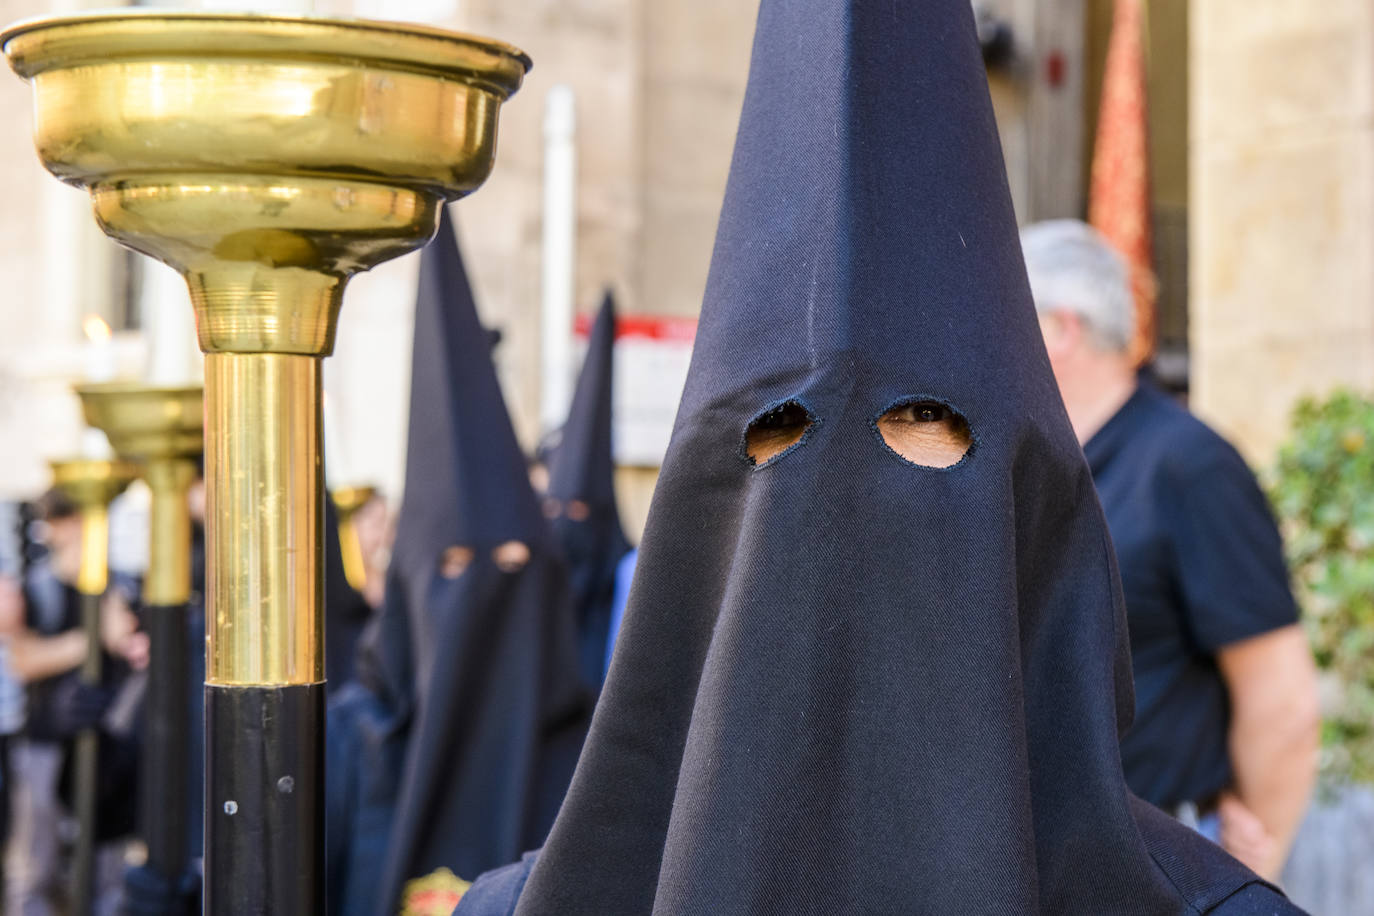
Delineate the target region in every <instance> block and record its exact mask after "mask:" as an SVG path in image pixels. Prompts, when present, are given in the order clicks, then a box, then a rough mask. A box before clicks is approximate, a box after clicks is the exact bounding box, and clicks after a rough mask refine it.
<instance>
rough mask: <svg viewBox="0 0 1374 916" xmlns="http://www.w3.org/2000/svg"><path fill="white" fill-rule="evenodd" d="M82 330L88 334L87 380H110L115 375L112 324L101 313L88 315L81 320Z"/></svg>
mask: <svg viewBox="0 0 1374 916" xmlns="http://www.w3.org/2000/svg"><path fill="white" fill-rule="evenodd" d="M81 330H82V331H84V332H85V334H86V381H88V382H108V381H110V380H111V379H113V378H114V377H115V351H114V342H113V341H112V340H111V334H110V326H109V325H108V324H106V323H105V319H104V318H101V317H100V316H99V315H87V316H86V317H85V318H84V319H83V320H82V322H81Z"/></svg>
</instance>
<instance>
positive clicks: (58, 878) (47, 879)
mask: <svg viewBox="0 0 1374 916" xmlns="http://www.w3.org/2000/svg"><path fill="white" fill-rule="evenodd" d="M37 509H38V518H39V519H40V520H41V522H42V525H41V531H42V535H41V536H42V540H43V542H44V545H45V546H46V548H47V552H46V554H45V555H44V556H43V557H42V558H41V559H39V560H37V561H36V562H35V563H33V564H32V565H31V566H30V568H29V569H28V570H27V572H26V574H25V576H24V579H23V582H22V583H19V582H16V581H14V580H13V579H9V580H5V582H4V584H3V585H0V596H12V595H13V593H14V592H18V595H19V598H18V604H19V607H18V608H12V607H9V605H10V604H13V603H14V602H13V601H8V602H4V604H5V608H0V610H5V609H7V610H9V612H10V613H9V614H3V613H0V617H3V618H6V619H5V621H4V622H5V623H7V624H10V625H9V626H8V627H7V629H6V642H7V646H8V652H7V670H8V674H9V676H10V677H12V678H13V679H15V680H16V681H18V682H20V683H23V684H26V685H27V686H28V697H27V712H26V717H25V723H24V728H23V732H22V734H21V735H20V736H19V737H17V738H16V739H15V740H14V741H13V742H12V747H11V760H10V762H11V776H12V780H11V782H10V787H9V788H10V798H9V800H10V805H11V812H12V822H11V830H10V836H9V843H8V847H7V850H6V862H5V880H6V887H5V912H6V913H7V914H13V916H31V914H49V913H60V912H63V911H64V910H63V908H62V907H63V901H64V899H65V896H66V892H67V887H66V884H67V881H66V875H65V868H64V864H63V843H64V832H63V830H62V829H61V824H62V822H63V820H64V817H65V816H66V814H67V812H66V811H65V810H64V807H63V803H62V798H61V792H60V782H61V777H62V769H63V757H64V747H65V746H66V745H67V744H68V743H69V742H70V739H71V737H72V736H73V735H75V734H76V733H77V732H79V731H81V730H82V729H84V728H89V727H92V726H96V725H99V724H100V723H101V721H102V719H104V717H105V714H106V711H107V710H108V709H109V707H110V704H111V702H112V701H113V700H114V698H115V690H114V684H115V682H116V681H117V680H119V679H120V678H121V677H122V676H123V675H124V674H126V673H127V672H128V671H129V670H130V668H142V667H144V666H145V665H146V664H147V660H148V639H147V635H146V634H144V633H140V632H139V631H138V619H137V617H136V616H135V615H134V613H133V612H132V610H131V609H130V607H129V604H128V601H127V600H126V599H125V598H124V597H123V596H121V595H119V594H118V593H117V592H116V591H114V590H112V591H111V592H110V593H109V594H108V595H107V596H106V598H105V599H104V600H103V601H102V605H101V620H100V630H101V643H102V646H103V648H104V651H105V652H107V653H108V655H109V656H110V661H109V663H108V664H107V665H106V670H107V680H106V682H105V683H102V684H99V685H88V684H83V683H81V681H80V679H79V677H78V676H77V669H78V668H79V667H80V665H81V662H82V660H83V659H84V658H85V656H86V651H87V644H86V636H85V633H84V632H83V631H82V629H81V621H80V600H79V598H78V595H77V592H76V588H75V582H76V577H77V572H78V569H79V567H80V564H81V520H80V517H79V516H78V514H77V511H76V507H75V506H73V505H72V504H71V503H70V502H69V501H68V500H67V499H66V498H65V497H63V496H62V495H61V494H59V493H57V492H56V491H50V492H48V493H46V494H44V496H43V497H42V498H41V499H40V500H39V501H38V506H37ZM9 617H17V618H18V619H17V620H16V621H11V620H9V619H8V618H9ZM106 737H107V736H105V735H102V742H101V752H102V761H101V768H102V773H101V777H102V786H111V787H112V789H113V791H110V792H109V793H108V795H107V794H106V793H107V790H106V789H105V788H102V790H101V792H102V795H105V796H106V797H108V798H109V799H110V800H111V801H112V802H115V803H116V806H117V807H119V808H121V809H123V815H124V816H123V817H112V816H107V815H108V812H107V811H102V812H101V815H102V820H103V821H104V823H103V824H102V825H101V826H102V835H98V837H97V838H98V839H101V840H118V839H120V838H121V837H122V836H123V835H124V834H127V833H128V830H129V829H130V828H132V812H133V802H132V795H133V792H132V783H133V777H134V773H133V767H132V765H131V755H123V754H118V753H114V754H112V753H110V752H109V751H108V750H107V749H108V748H110V744H109V743H107V741H106V740H105V738H106ZM123 748H124V749H127V748H128V745H127V744H125V745H123ZM121 762H122V764H123V765H122V766H120V765H118V764H120V763H121ZM116 776H118V777H120V778H118V779H115V780H111V777H116ZM103 804H104V802H103V801H102V806H103ZM107 828H109V829H111V830H112V831H113V833H112V834H106V833H104V831H105V830H106V829H107ZM122 859H123V844H122V842H107V843H104V844H103V845H102V846H101V847H100V848H99V851H98V853H97V864H96V869H97V874H96V882H97V889H98V890H97V912H98V913H113V912H116V911H117V909H116V908H117V907H118V905H119V898H120V888H121V878H122V868H123V861H122Z"/></svg>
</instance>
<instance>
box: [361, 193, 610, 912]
mask: <svg viewBox="0 0 1374 916" xmlns="http://www.w3.org/2000/svg"><path fill="white" fill-rule="evenodd" d="M512 547H514V548H515V555H514V557H513V558H512V557H511V556H510V555H509V554H508V553H507V552H506V551H509V550H510V549H511V548H512ZM360 674H361V675H362V677H361V679H362V680H363V681H364V683H366V684H368V686H370V687H372V689H373V692H374V693H375V694H377V695H378V696H381V697H384V698H386V699H387V705H388V706H389V707H390V709H391V711H392V712H391V716H390V718H387V717H382V721H380V722H378V721H376V717H375V716H374V720H373V721H372V722H371V723H370V724H369V725H368V727H367V728H366V729H365V730H364V734H365V739H364V744H366V742H367V741H369V740H375V741H378V742H384V741H386V740H394V739H395V737H396V736H398V735H399V736H402V737H403V739H404V742H405V747H404V752H403V753H402V754H394V753H392V754H388V753H387V752H385V749H384V748H379V749H378V750H377V751H376V752H375V753H371V754H369V756H370V757H371V758H372V759H375V760H377V761H380V763H379V764H378V765H379V766H385V765H387V764H386V762H387V761H391V763H390V764H389V765H391V766H396V765H397V764H398V762H400V761H401V760H402V759H403V762H402V763H400V764H399V765H400V772H399V773H396V774H390V778H389V779H388V778H387V776H388V774H385V773H382V774H366V775H365V776H364V777H363V778H362V779H361V780H360V784H366V785H367V786H368V788H366V789H365V790H364V791H365V792H367V793H371V796H372V797H371V798H370V799H367V800H365V805H366V804H371V805H372V806H373V807H374V808H378V807H379V806H378V804H377V797H376V796H377V795H378V794H379V793H383V794H384V791H385V790H386V788H387V787H390V791H392V792H394V793H395V798H394V820H393V822H392V824H393V825H392V828H391V831H390V835H389V837H386V838H382V839H381V840H380V842H378V841H377V839H376V838H375V837H373V838H371V839H367V838H364V837H362V836H361V835H360V842H359V844H358V848H357V849H355V854H354V861H353V862H351V863H350V867H351V869H352V870H353V872H354V873H353V874H350V875H348V876H347V881H348V883H349V885H350V887H351V888H353V891H352V892H353V893H363V894H367V895H369V896H371V897H372V898H373V900H374V901H375V905H374V906H373V907H371V908H370V911H371V912H375V913H378V914H393V913H396V912H397V911H398V910H401V909H404V907H403V906H401V905H400V903H399V901H402V900H403V899H404V898H406V897H407V896H408V895H410V894H412V893H416V892H417V891H416V888H417V887H419V885H412V884H411V882H412V881H414V880H415V879H423V878H426V877H428V878H429V879H430V883H429V884H428V885H427V888H428V889H427V890H426V891H425V892H426V893H432V894H439V895H443V894H445V893H449V892H450V890H451V885H452V878H451V877H450V876H447V875H446V874H445V873H444V872H443V871H442V869H447V870H448V871H449V872H451V873H452V874H453V875H458V876H464V877H467V878H472V877H473V876H474V875H476V874H477V873H479V872H481V871H483V870H485V869H487V868H491V867H494V866H496V865H499V864H501V863H503V862H506V861H509V860H510V859H512V858H515V857H517V856H518V855H519V854H520V852H521V851H522V850H524V849H527V848H530V847H532V846H535V845H538V844H539V843H540V842H542V840H543V838H544V836H545V834H546V833H547V830H548V827H549V825H550V824H551V823H552V820H553V816H554V814H555V813H556V812H557V809H558V805H559V803H560V802H561V800H562V795H563V791H564V790H565V789H566V787H567V784H568V780H569V778H570V776H571V772H572V767H573V764H574V762H575V760H576V756H577V753H578V750H579V748H580V747H581V742H582V737H583V735H584V734H585V731H586V725H587V719H588V717H589V714H590V705H591V701H590V697H589V695H588V693H587V691H586V689H585V688H584V687H583V685H582V682H581V678H580V677H579V675H578V672H577V659H576V637H575V633H574V631H573V626H572V611H571V608H570V607H569V603H568V598H567V578H566V573H565V572H564V568H563V565H562V560H561V558H560V557H559V555H558V551H557V549H556V547H555V546H554V544H553V538H552V535H551V534H550V532H549V530H548V525H547V523H546V522H545V520H544V518H543V517H542V515H541V514H540V512H539V509H538V505H537V503H536V500H535V497H534V493H533V491H532V490H531V487H530V483H529V477H528V475H527V472H526V468H525V461H524V457H523V455H522V453H521V452H520V449H519V447H518V445H517V442H516V439H515V433H514V430H513V428H512V426H511V421H510V417H509V415H508V414H507V412H506V408H505V405H504V403H503V401H502V398H501V391H500V386H499V385H498V383H497V377H496V370H495V367H494V366H493V364H492V360H491V353H490V338H489V337H488V335H487V334H486V333H484V332H483V330H482V328H481V325H480V324H479V322H478V318H477V311H476V308H475V306H474V303H473V298H472V292H471V289H470V287H469V286H468V283H467V278H466V275H465V274H464V271H463V266H462V261H461V259H460V258H459V255H458V249H457V243H456V240H455V238H454V235H453V229H452V226H451V224H450V223H449V221H448V219H447V218H444V219H443V220H442V222H441V225H440V229H439V235H438V237H437V238H436V240H435V241H434V242H433V243H432V244H431V245H430V246H429V247H428V248H426V249H425V251H424V253H423V255H422V256H421V268H420V286H419V294H418V298H417V303H416V316H415V348H414V362H413V367H412V382H411V407H410V438H409V446H408V453H407V458H406V489H405V495H404V498H403V501H402V507H401V513H400V517H399V520H398V523H397V535H396V543H395V547H394V549H393V553H392V560H391V567H390V570H389V572H388V583H387V596H386V603H385V606H384V609H383V612H382V614H381V618H380V619H379V621H378V625H377V627H376V629H375V632H374V634H373V639H372V642H371V644H370V647H369V652H368V653H367V656H366V659H365V662H364V660H363V659H360ZM379 787H380V788H379ZM365 805H364V806H365ZM369 844H370V845H369ZM359 849H361V850H363V851H362V852H359V851H358V850H359ZM379 851H381V854H380V855H379ZM360 875H362V876H364V878H360V877H359V876H360ZM431 903H432V899H431ZM347 911H348V912H350V913H351V912H363V910H359V909H354V908H353V907H351V906H349V908H348V910H347ZM426 911H428V910H426Z"/></svg>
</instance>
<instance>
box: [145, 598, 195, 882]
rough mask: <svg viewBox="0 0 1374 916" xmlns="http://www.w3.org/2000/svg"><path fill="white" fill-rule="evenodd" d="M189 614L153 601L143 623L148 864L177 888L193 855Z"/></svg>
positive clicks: (176, 607) (181, 607) (181, 609)
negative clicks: (189, 837) (189, 839)
mask: <svg viewBox="0 0 1374 916" xmlns="http://www.w3.org/2000/svg"><path fill="white" fill-rule="evenodd" d="M186 615H187V610H186V607H185V606H184V605H178V606H175V607H168V606H161V605H153V606H149V607H146V608H144V612H143V626H144V629H145V630H146V631H147V633H148V638H149V640H150V642H151V644H152V645H151V656H150V658H149V660H148V692H147V694H146V696H145V699H144V720H143V721H144V725H143V728H144V734H143V756H142V758H141V760H140V774H139V778H140V783H139V797H140V802H141V805H142V812H141V815H142V822H143V839H144V842H146V843H147V845H148V865H149V866H150V867H151V868H152V869H153V870H154V871H156V872H157V873H158V874H159V875H161V876H162V877H163V878H166V879H167V880H168V881H169V882H171V883H172V884H173V885H174V886H175V885H177V884H178V883H179V882H180V881H181V878H182V876H183V874H184V873H185V871H186V865H187V858H188V856H187V848H186V822H187V817H188V813H187V810H186V806H187V804H188V801H189V799H188V790H187V786H186V780H187V770H188V766H187V758H188V757H189V749H188V747H187V743H188V730H189V728H190V726H191V723H190V718H189V712H188V708H189V705H190V704H189V702H188V700H189V698H188V697H187V696H186V682H187V677H188V674H187V669H188V667H189V664H190V659H189V657H188V655H189V651H190V647H188V646H187V645H186Z"/></svg>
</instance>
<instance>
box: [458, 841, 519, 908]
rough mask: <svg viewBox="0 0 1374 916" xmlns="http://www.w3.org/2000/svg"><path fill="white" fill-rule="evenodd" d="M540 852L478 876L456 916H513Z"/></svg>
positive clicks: (460, 904) (460, 903)
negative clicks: (511, 915)
mask: <svg viewBox="0 0 1374 916" xmlns="http://www.w3.org/2000/svg"><path fill="white" fill-rule="evenodd" d="M538 857H539V851H538V850H535V851H534V852H527V853H525V854H524V856H522V857H521V859H520V861H519V862H512V863H511V864H510V865H505V866H502V867H501V868H497V869H493V870H492V871H489V872H486V873H484V874H482V875H481V876H479V877H478V878H477V880H476V881H474V882H473V883H472V887H470V888H468V891H467V893H466V894H464V895H463V899H462V900H460V901H458V908H457V909H455V910H454V911H453V916H510V914H512V913H514V912H515V904H516V903H517V902H518V901H519V900H520V892H521V891H523V890H524V889H525V882H526V881H528V880H529V877H530V870H531V869H533V868H534V863H535V860H536V859H538Z"/></svg>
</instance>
